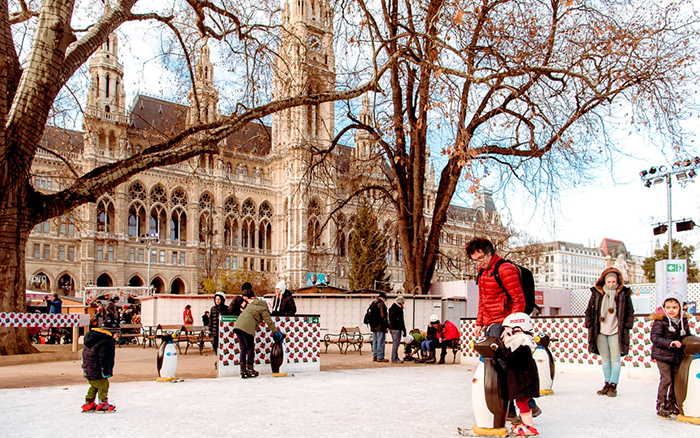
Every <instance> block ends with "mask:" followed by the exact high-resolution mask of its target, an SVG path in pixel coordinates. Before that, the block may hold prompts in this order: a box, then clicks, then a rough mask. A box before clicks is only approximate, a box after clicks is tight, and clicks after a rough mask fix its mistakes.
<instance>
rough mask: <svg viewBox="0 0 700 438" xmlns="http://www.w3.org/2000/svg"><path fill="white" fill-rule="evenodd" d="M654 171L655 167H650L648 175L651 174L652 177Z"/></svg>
mask: <svg viewBox="0 0 700 438" xmlns="http://www.w3.org/2000/svg"><path fill="white" fill-rule="evenodd" d="M656 171H657V169H656V166H654V167H652V168H651V169H649V173H650V174H652V175H653V174H655V173H656Z"/></svg>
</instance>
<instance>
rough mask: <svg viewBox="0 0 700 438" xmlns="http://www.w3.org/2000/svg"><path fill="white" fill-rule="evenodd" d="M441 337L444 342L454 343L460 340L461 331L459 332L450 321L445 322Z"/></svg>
mask: <svg viewBox="0 0 700 438" xmlns="http://www.w3.org/2000/svg"><path fill="white" fill-rule="evenodd" d="M441 335H442V339H443V340H445V341H452V340H454V339H459V330H457V327H456V326H455V325H454V324H452V323H451V322H450V321H449V320H445V325H444V326H443V328H442V333H441Z"/></svg>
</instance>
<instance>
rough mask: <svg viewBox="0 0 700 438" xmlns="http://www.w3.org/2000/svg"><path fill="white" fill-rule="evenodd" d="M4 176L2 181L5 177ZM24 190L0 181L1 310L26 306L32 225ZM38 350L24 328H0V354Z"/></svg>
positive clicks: (20, 308)
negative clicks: (26, 271)
mask: <svg viewBox="0 0 700 438" xmlns="http://www.w3.org/2000/svg"><path fill="white" fill-rule="evenodd" d="M6 177H7V175H5V177H4V178H3V180H4V181H8V180H7V179H5V178H6ZM10 181H12V180H11V179H10ZM27 190H28V187H27V185H26V184H16V183H15V184H12V183H10V184H2V185H0V191H1V192H2V196H0V312H24V311H26V310H27V304H26V301H25V300H26V293H25V290H26V289H25V288H26V277H25V275H24V269H25V268H24V256H25V252H26V246H27V239H28V238H29V233H30V232H31V229H32V227H33V226H34V223H33V221H32V220H31V219H30V216H31V215H30V209H29V208H28V205H27V199H28V198H27ZM37 352H38V351H37V349H36V348H34V346H32V344H31V342H30V341H29V335H28V334H27V330H26V329H24V328H0V355H7V354H27V353H37Z"/></svg>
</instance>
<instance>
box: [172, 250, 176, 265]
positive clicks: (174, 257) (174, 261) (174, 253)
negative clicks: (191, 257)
mask: <svg viewBox="0 0 700 438" xmlns="http://www.w3.org/2000/svg"><path fill="white" fill-rule="evenodd" d="M172 255H173V257H172V259H171V260H172V262H171V263H172V264H173V265H177V251H173V254H172Z"/></svg>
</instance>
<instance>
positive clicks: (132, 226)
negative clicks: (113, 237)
mask: <svg viewBox="0 0 700 438" xmlns="http://www.w3.org/2000/svg"><path fill="white" fill-rule="evenodd" d="M127 221H128V228H129V236H130V237H139V236H141V235H142V234H144V233H145V232H146V208H145V207H144V206H143V204H142V203H140V202H134V203H132V204H131V205H130V206H129V216H128V219H127Z"/></svg>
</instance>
